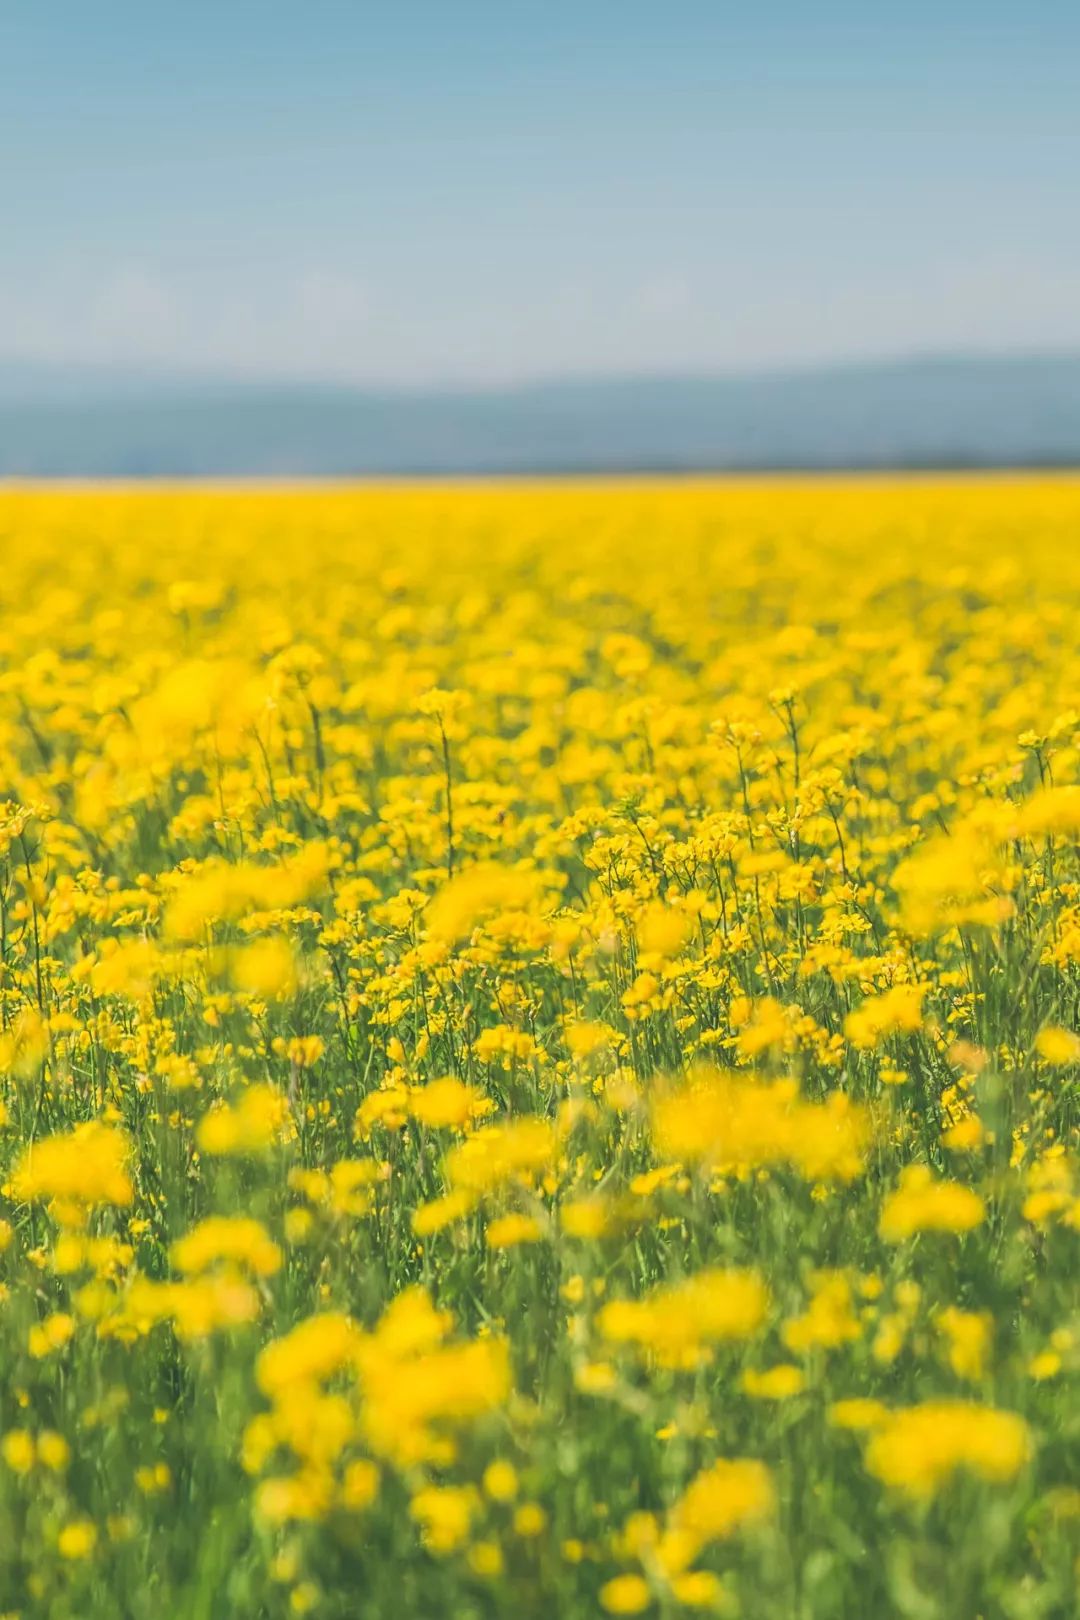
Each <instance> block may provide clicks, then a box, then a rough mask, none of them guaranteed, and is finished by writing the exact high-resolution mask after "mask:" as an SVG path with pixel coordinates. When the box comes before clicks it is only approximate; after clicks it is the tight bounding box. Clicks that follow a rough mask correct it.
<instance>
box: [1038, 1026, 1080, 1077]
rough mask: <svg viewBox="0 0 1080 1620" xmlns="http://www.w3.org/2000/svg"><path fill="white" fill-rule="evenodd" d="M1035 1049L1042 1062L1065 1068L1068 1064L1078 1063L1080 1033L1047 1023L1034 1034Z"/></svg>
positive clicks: (1079, 1057) (1079, 1056)
mask: <svg viewBox="0 0 1080 1620" xmlns="http://www.w3.org/2000/svg"><path fill="white" fill-rule="evenodd" d="M1035 1050H1036V1051H1037V1052H1038V1054H1039V1056H1040V1057H1041V1058H1042V1060H1043V1062H1044V1063H1049V1064H1051V1065H1052V1066H1054V1067H1055V1068H1066V1067H1067V1066H1068V1065H1069V1064H1072V1063H1080V1035H1077V1034H1075V1033H1074V1032H1073V1031H1072V1030H1071V1029H1059V1028H1058V1027H1057V1026H1055V1025H1052V1024H1048V1025H1047V1026H1046V1027H1045V1028H1044V1029H1041V1030H1040V1031H1039V1033H1038V1034H1037V1035H1036V1037H1035Z"/></svg>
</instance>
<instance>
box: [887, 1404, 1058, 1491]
mask: <svg viewBox="0 0 1080 1620" xmlns="http://www.w3.org/2000/svg"><path fill="white" fill-rule="evenodd" d="M1031 1451H1032V1443H1031V1435H1030V1433H1029V1430H1028V1427H1027V1424H1026V1423H1025V1422H1024V1420H1023V1419H1022V1418H1021V1417H1018V1416H1017V1415H1016V1413H1014V1412H1002V1411H998V1410H997V1409H996V1408H994V1407H991V1406H979V1405H977V1404H976V1403H974V1402H972V1401H927V1402H925V1403H924V1404H923V1405H921V1406H911V1407H904V1408H901V1409H900V1410H898V1411H895V1412H892V1413H890V1415H889V1416H888V1417H887V1418H886V1419H885V1421H884V1422H883V1423H882V1424H881V1425H880V1426H879V1427H878V1429H877V1432H876V1433H875V1434H874V1436H873V1438H872V1439H871V1440H870V1442H869V1445H868V1446H867V1449H866V1466H867V1468H868V1469H869V1470H870V1472H871V1473H872V1474H875V1475H876V1476H877V1477H878V1479H880V1480H882V1481H883V1482H884V1483H885V1484H886V1485H891V1486H894V1487H895V1488H896V1489H897V1490H900V1491H902V1492H905V1493H906V1494H907V1495H909V1496H912V1497H927V1496H930V1495H932V1494H933V1493H934V1492H935V1491H936V1490H938V1489H940V1487H941V1486H942V1485H944V1484H945V1483H947V1481H948V1480H949V1479H950V1478H951V1477H952V1475H953V1474H955V1473H956V1472H957V1470H958V1469H966V1470H968V1471H969V1472H971V1473H973V1474H977V1475H978V1476H979V1478H981V1479H985V1480H988V1481H991V1482H999V1481H1003V1480H1009V1479H1012V1478H1013V1476H1014V1475H1016V1474H1018V1473H1019V1471H1020V1469H1021V1468H1022V1467H1023V1466H1024V1464H1025V1463H1026V1462H1027V1460H1028V1458H1029V1457H1030V1456H1031Z"/></svg>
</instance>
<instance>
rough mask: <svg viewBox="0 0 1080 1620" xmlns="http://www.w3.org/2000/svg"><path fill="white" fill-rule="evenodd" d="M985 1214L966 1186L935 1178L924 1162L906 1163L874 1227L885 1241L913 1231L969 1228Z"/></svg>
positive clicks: (901, 1239) (966, 1229)
mask: <svg viewBox="0 0 1080 1620" xmlns="http://www.w3.org/2000/svg"><path fill="white" fill-rule="evenodd" d="M985 1214H986V1206H985V1205H984V1203H983V1201H982V1199H981V1198H980V1197H979V1195H978V1193H975V1192H972V1190H971V1188H970V1187H965V1186H963V1185H962V1184H961V1183H960V1182H958V1181H937V1180H935V1179H934V1176H933V1174H932V1173H931V1171H930V1170H928V1169H927V1168H926V1166H925V1165H921V1164H919V1165H909V1166H908V1168H907V1169H906V1170H905V1171H904V1172H903V1174H902V1175H901V1177H900V1185H899V1187H898V1188H897V1190H896V1191H895V1192H892V1193H890V1194H889V1196H888V1197H887V1198H886V1200H885V1203H884V1206H883V1208H882V1211H881V1220H880V1223H879V1228H878V1229H879V1231H880V1233H881V1236H882V1237H883V1238H884V1239H885V1240H886V1242H888V1243H901V1242H903V1240H904V1239H905V1238H909V1237H913V1236H914V1235H915V1233H917V1232H970V1231H971V1230H972V1228H973V1227H976V1226H978V1225H979V1224H980V1222H981V1221H982V1219H983V1217H984V1216H985Z"/></svg>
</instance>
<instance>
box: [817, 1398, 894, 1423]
mask: <svg viewBox="0 0 1080 1620" xmlns="http://www.w3.org/2000/svg"><path fill="white" fill-rule="evenodd" d="M888 1416H889V1409H888V1407H887V1406H885V1405H883V1404H882V1402H881V1401H874V1400H870V1399H869V1398H868V1397H866V1396H862V1395H853V1396H851V1397H850V1398H849V1399H848V1400H845V1401H833V1403H832V1405H831V1406H830V1407H829V1411H828V1418H829V1422H830V1423H831V1424H832V1426H833V1428H834V1429H877V1428H880V1427H881V1425H882V1424H883V1423H884V1422H886V1420H887V1419H888Z"/></svg>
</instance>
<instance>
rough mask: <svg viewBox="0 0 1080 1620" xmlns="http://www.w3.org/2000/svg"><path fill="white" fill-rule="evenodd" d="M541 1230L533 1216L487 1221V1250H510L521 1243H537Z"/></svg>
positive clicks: (501, 1217) (517, 1216)
mask: <svg viewBox="0 0 1080 1620" xmlns="http://www.w3.org/2000/svg"><path fill="white" fill-rule="evenodd" d="M543 1235H544V1232H543V1228H542V1226H541V1225H540V1222H539V1221H538V1220H537V1219H536V1218H535V1216H533V1215H502V1216H500V1217H499V1219H498V1220H496V1221H489V1222H488V1227H487V1243H488V1248H489V1249H511V1248H515V1247H516V1246H517V1245H519V1244H522V1243H539V1241H540V1239H541V1238H542V1237H543Z"/></svg>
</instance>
